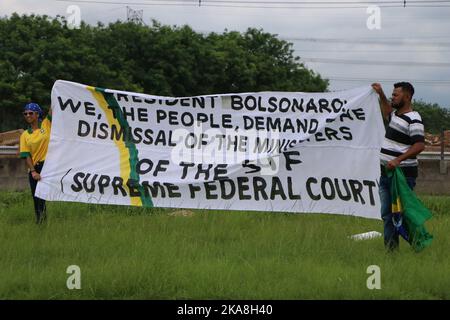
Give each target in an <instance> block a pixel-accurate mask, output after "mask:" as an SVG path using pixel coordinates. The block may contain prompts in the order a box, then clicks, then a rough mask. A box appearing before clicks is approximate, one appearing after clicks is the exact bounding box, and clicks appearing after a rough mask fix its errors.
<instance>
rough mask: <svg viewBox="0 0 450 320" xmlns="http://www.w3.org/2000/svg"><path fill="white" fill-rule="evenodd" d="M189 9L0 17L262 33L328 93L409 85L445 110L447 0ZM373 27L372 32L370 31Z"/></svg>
mask: <svg viewBox="0 0 450 320" xmlns="http://www.w3.org/2000/svg"><path fill="white" fill-rule="evenodd" d="M108 2H109V3H108ZM196 2H197V4H194V3H193V1H187V0H184V1H175V0H162V1H156V0H153V1H152V0H122V1H120V0H99V1H87V0H80V1H60V0H40V1H32V0H0V3H1V6H0V15H1V16H5V15H10V14H11V13H13V12H18V13H20V14H22V13H25V14H31V13H34V14H40V15H42V14H47V15H49V16H56V15H61V16H66V17H68V18H69V16H71V15H72V13H68V12H67V11H68V8H69V7H70V6H73V5H75V6H78V8H79V9H80V13H81V19H82V20H83V21H85V22H87V23H90V24H96V23H97V22H98V21H101V22H103V23H108V22H112V21H116V20H122V21H125V20H126V19H127V6H130V7H131V8H133V9H135V10H143V20H144V22H145V23H147V24H150V23H151V22H150V21H151V19H156V20H158V21H159V22H161V23H163V24H169V25H179V26H180V25H184V24H187V25H189V26H191V27H192V28H193V29H194V30H196V31H199V32H209V31H216V32H222V31H224V30H225V29H227V30H237V31H245V30H246V29H247V28H249V27H255V28H262V29H263V30H264V31H266V32H270V33H272V34H277V35H278V36H279V37H280V38H283V39H286V40H288V41H290V42H292V43H293V44H294V49H295V54H296V55H298V56H300V58H301V59H302V61H304V63H305V65H306V66H307V67H309V68H311V69H313V70H314V71H316V72H318V73H320V74H321V75H322V76H323V77H325V78H329V79H331V80H330V89H331V90H341V89H347V88H352V87H357V86H361V85H365V84H367V85H368V84H370V83H372V82H373V81H379V82H381V84H382V85H383V87H384V88H385V92H386V94H387V95H388V96H390V93H391V92H392V84H393V83H394V82H396V81H410V82H411V83H412V84H413V85H414V87H415V88H416V94H415V98H416V99H421V100H424V101H426V102H430V103H439V104H440V105H441V106H444V107H449V108H450V35H449V34H450V19H449V18H448V17H449V16H450V1H448V2H446V1H442V0H441V1H420V0H409V1H407V5H406V7H402V6H403V0H399V1H395V2H394V1H392V0H382V1H372V3H373V4H378V5H379V8H380V15H379V17H380V19H379V20H376V18H377V16H376V12H375V14H374V12H373V11H371V13H367V11H366V10H367V7H368V6H369V5H370V4H369V2H370V1H362V0H361V1H358V0H345V1H344V0H334V1H333V0H328V1H325V0H318V1H312V0H304V1H300V0H299V1H295V0H286V1H278V2H277V1H270V0H259V1H257V0H250V1H244V0H225V1H218V0H202V1H201V6H198V1H196ZM251 2H254V3H253V4H252V3H251ZM289 2H291V3H289ZM308 2H309V3H311V4H308ZM321 2H322V3H321ZM323 2H327V3H326V4H323ZM331 2H333V3H335V4H331ZM352 2H353V3H352ZM382 2H384V4H380V3H382ZM386 2H389V4H386ZM283 3H285V4H283ZM252 6H257V8H255V7H253V8H252ZM283 6H286V8H281V7H283ZM387 6H395V7H387ZM413 6H415V7H413ZM330 7H335V8H330ZM336 7H338V8H336ZM356 7H359V8H356ZM368 21H369V22H370V23H371V24H370V25H371V26H372V29H369V28H368V26H367V22H368ZM377 22H379V27H380V28H379V29H377V28H373V26H376V24H377ZM311 59H317V60H315V61H312V60H311ZM396 62H400V63H396ZM148 93H149V94H151V92H148Z"/></svg>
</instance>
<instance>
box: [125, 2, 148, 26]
mask: <svg viewBox="0 0 450 320" xmlns="http://www.w3.org/2000/svg"><path fill="white" fill-rule="evenodd" d="M143 15H144V10H133V9H131V8H130V7H129V6H127V21H128V22H133V23H136V24H144V20H142V17H143Z"/></svg>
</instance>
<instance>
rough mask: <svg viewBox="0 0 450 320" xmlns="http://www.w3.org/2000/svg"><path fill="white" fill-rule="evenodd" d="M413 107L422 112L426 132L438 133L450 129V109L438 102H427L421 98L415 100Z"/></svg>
mask: <svg viewBox="0 0 450 320" xmlns="http://www.w3.org/2000/svg"><path fill="white" fill-rule="evenodd" d="M413 109H414V110H415V111H417V112H419V113H420V116H421V117H422V122H423V125H424V127H425V132H429V133H433V134H438V133H440V132H441V130H442V129H444V130H450V110H449V109H445V108H442V107H440V106H439V105H438V104H436V103H433V104H431V103H426V102H423V101H421V100H419V101H417V100H415V101H414V102H413Z"/></svg>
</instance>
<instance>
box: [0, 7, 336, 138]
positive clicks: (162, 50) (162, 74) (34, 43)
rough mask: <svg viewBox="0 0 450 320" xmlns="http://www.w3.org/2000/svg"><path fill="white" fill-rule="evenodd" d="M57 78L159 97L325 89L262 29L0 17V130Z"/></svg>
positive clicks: (17, 123) (45, 98)
mask: <svg viewBox="0 0 450 320" xmlns="http://www.w3.org/2000/svg"><path fill="white" fill-rule="evenodd" d="M57 79H63V80H69V81H75V82H79V83H84V84H89V85H93V86H100V87H106V88H112V89H121V90H127V91H136V92H145V93H150V94H155V95H165V96H192V95H201V94H215V93H228V92H249V91H264V90H270V91H316V92H317V91H325V90H327V87H328V81H327V80H325V79H322V78H321V77H320V75H318V74H316V73H315V72H314V71H312V70H309V69H307V68H306V67H305V66H304V65H303V64H302V63H301V62H300V61H299V58H298V57H294V56H293V50H292V44H290V43H288V42H286V41H282V40H279V39H277V37H276V36H275V35H272V34H269V33H265V32H263V31H262V30H257V29H248V30H247V31H246V32H244V33H239V32H228V31H225V32H224V33H222V34H218V33H210V34H208V35H203V34H200V33H197V32H195V31H193V30H192V29H191V28H190V27H188V26H182V27H175V26H164V25H161V24H159V23H158V22H156V21H154V22H153V24H152V25H151V26H141V25H137V24H133V23H124V22H120V21H117V22H115V23H111V24H109V25H108V26H104V25H102V24H98V25H97V26H90V25H87V24H85V23H82V24H81V27H80V28H79V29H73V30H72V29H70V28H68V26H67V22H66V21H65V20H64V19H63V18H61V17H56V18H50V17H48V16H37V15H29V16H27V15H22V16H19V15H18V14H13V15H11V16H10V17H4V18H0V116H1V123H0V131H4V130H9V129H16V128H18V127H23V126H24V125H25V124H24V122H23V119H22V118H21V116H20V115H21V110H22V107H23V105H24V104H25V103H27V102H30V101H34V102H37V103H39V104H41V105H43V106H45V107H46V108H48V106H49V104H50V93H51V88H52V86H53V83H54V82H55V80H57Z"/></svg>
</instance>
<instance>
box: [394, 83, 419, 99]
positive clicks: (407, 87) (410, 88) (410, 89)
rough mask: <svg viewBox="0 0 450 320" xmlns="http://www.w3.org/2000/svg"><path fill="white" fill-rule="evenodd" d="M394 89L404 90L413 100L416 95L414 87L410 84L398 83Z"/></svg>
mask: <svg viewBox="0 0 450 320" xmlns="http://www.w3.org/2000/svg"><path fill="white" fill-rule="evenodd" d="M394 88H402V90H403V91H406V92H408V93H409V94H410V95H411V98H412V96H413V95H414V87H413V86H412V84H411V83H409V82H397V83H395V84H394Z"/></svg>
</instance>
